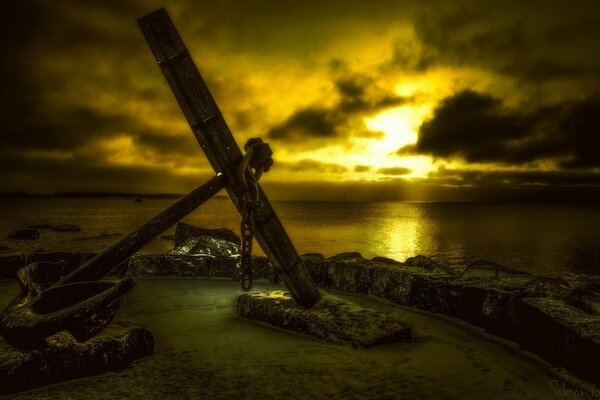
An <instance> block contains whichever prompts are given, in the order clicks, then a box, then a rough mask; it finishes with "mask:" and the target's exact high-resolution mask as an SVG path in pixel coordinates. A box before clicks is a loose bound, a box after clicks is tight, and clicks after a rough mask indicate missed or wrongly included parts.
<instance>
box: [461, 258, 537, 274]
mask: <svg viewBox="0 0 600 400" xmlns="http://www.w3.org/2000/svg"><path fill="white" fill-rule="evenodd" d="M514 275H530V274H528V273H527V272H522V271H519V270H517V269H515V268H511V267H507V266H504V265H500V264H497V263H495V262H492V261H485V260H479V261H475V262H474V263H472V264H471V265H469V266H468V267H467V268H466V269H465V270H464V271H463V273H462V276H470V277H475V278H488V279H497V278H501V277H505V276H514Z"/></svg>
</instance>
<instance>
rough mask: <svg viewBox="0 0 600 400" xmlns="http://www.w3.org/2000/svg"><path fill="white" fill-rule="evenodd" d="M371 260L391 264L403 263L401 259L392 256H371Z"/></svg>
mask: <svg viewBox="0 0 600 400" xmlns="http://www.w3.org/2000/svg"><path fill="white" fill-rule="evenodd" d="M371 261H373V262H376V263H380V264H390V265H401V264H402V263H401V262H400V261H396V260H392V259H391V258H387V257H373V258H371Z"/></svg>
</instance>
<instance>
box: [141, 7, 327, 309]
mask: <svg viewBox="0 0 600 400" xmlns="http://www.w3.org/2000/svg"><path fill="white" fill-rule="evenodd" d="M138 24H139V25H140V28H141V29H142V33H143V34H144V36H145V37H146V40H147V41H148V44H149V46H150V49H151V50H152V53H153V54H154V56H155V57H156V60H157V61H158V64H159V65H160V67H161V69H162V71H163V74H164V76H165V78H166V80H167V82H168V83H169V86H170V87H171V90H172V91H173V94H174V95H175V98H176V99H177V102H178V103H179V106H180V107H181V110H182V111H183V114H184V115H185V117H186V119H187V121H188V123H189V124H190V127H191V128H192V132H193V133H194V136H196V139H197V140H198V142H199V143H200V146H201V147H202V150H204V153H205V154H206V157H207V158H208V160H209V162H210V163H211V165H212V166H213V168H214V169H215V171H218V172H222V173H223V174H225V176H226V177H227V181H228V186H227V193H228V194H229V197H230V198H231V200H232V201H233V203H234V204H235V205H236V207H238V211H240V212H241V209H240V202H239V201H238V200H239V199H240V198H241V197H242V194H243V191H244V185H243V182H242V181H241V179H240V177H239V174H237V173H236V170H237V168H238V166H239V165H240V163H241V161H242V158H243V157H242V152H241V151H240V148H239V146H238V145H237V143H236V141H235V139H234V137H233V135H232V134H231V131H230V130H229V127H228V126H227V123H226V122H225V119H224V118H223V116H222V115H221V111H220V110H219V107H218V106H217V104H216V103H215V100H214V98H213V97H212V95H211V93H210V91H209V89H208V87H207V86H206V83H205V82H204V79H203V78H202V76H201V75H200V72H199V71H198V68H196V65H195V64H194V61H193V60H192V58H191V56H190V54H189V52H188V50H187V49H186V47H185V44H184V43H183V41H182V39H181V37H180V36H179V33H178V32H177V30H176V29H175V26H174V25H173V22H172V21H171V19H170V18H169V15H168V14H167V12H166V10H165V9H160V10H157V11H155V12H153V13H150V14H148V15H147V16H145V17H142V18H140V19H139V20H138ZM258 192H259V197H260V199H261V201H262V207H261V208H260V210H257V211H256V212H255V213H254V227H255V233H256V239H257V241H258V243H259V244H260V246H261V247H262V249H263V250H264V252H265V254H267V255H268V256H269V258H270V260H271V262H272V263H273V265H274V267H275V268H276V269H277V270H278V272H279V273H280V276H281V278H282V280H283V283H284V284H285V286H286V287H287V289H288V290H289V291H290V294H291V295H292V296H293V297H294V299H295V300H296V301H297V302H298V303H299V304H300V305H302V306H305V307H311V306H312V305H313V304H314V303H315V302H317V301H318V300H319V298H320V295H319V291H318V289H317V286H316V285H315V283H314V281H313V279H312V278H311V276H310V274H309V273H308V270H307V269H306V267H305V266H304V264H303V262H302V260H301V259H300V256H299V255H298V253H297V252H296V249H295V248H294V246H293V244H292V242H291V240H290V238H289V236H288V235H287V233H286V231H285V229H284V227H283V225H282V224H281V222H280V221H279V218H278V217H277V215H276V214H275V211H274V210H273V207H272V206H271V204H270V202H269V200H268V199H267V197H266V195H265V193H264V192H263V190H262V188H261V187H260V185H258Z"/></svg>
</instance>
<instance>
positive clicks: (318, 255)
mask: <svg viewBox="0 0 600 400" xmlns="http://www.w3.org/2000/svg"><path fill="white" fill-rule="evenodd" d="M300 258H301V259H302V261H304V262H306V261H312V260H324V259H325V257H323V254H321V253H306V254H302V255H301V256H300Z"/></svg>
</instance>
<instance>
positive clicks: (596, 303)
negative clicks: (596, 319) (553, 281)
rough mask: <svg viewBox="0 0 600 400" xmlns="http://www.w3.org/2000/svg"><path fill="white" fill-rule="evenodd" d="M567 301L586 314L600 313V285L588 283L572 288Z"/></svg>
mask: <svg viewBox="0 0 600 400" xmlns="http://www.w3.org/2000/svg"><path fill="white" fill-rule="evenodd" d="M567 302H568V303H569V304H571V305H572V306H574V307H577V308H579V309H580V310H582V311H585V312H586V313H588V314H595V315H598V314H600V285H598V284H590V285H587V286H585V287H582V288H576V289H573V291H572V292H571V293H570V294H569V296H568V299H567Z"/></svg>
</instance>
